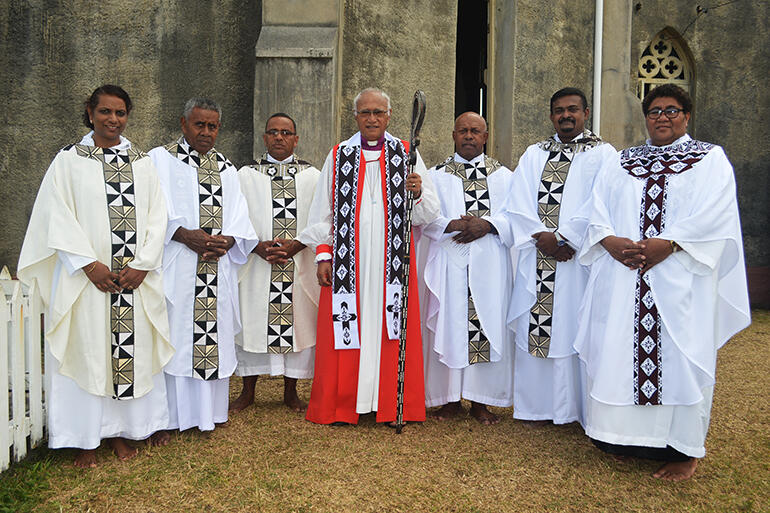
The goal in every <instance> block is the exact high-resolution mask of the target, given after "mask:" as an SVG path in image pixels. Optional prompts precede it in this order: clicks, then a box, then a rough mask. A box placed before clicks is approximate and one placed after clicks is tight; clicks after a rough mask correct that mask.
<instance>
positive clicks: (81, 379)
mask: <svg viewBox="0 0 770 513" xmlns="http://www.w3.org/2000/svg"><path fill="white" fill-rule="evenodd" d="M92 134H93V132H91V133H89V134H87V135H86V136H85V137H83V139H82V140H81V141H80V143H79V144H82V145H86V146H94V141H93V137H92ZM130 147H131V143H130V142H129V141H128V140H127V139H125V138H123V137H121V143H120V144H118V145H117V146H114V147H113V148H112V149H115V150H123V149H128V148H130ZM131 167H132V171H133V182H134V205H135V213H136V251H135V256H134V259H133V260H132V262H131V263H130V264H129V266H130V267H132V268H134V269H138V270H143V271H149V272H148V273H147V275H146V277H145V279H144V281H143V282H142V284H141V285H140V286H139V287H137V289H136V290H135V291H134V293H133V300H134V304H133V306H134V313H133V323H134V362H133V368H134V396H135V398H134V399H122V400H115V399H113V398H112V396H113V393H114V390H113V380H112V364H111V357H110V355H111V339H112V333H111V331H110V294H106V293H104V292H101V291H99V290H98V289H97V288H96V287H95V286H94V285H93V284H92V283H91V282H90V280H89V279H88V277H87V276H86V274H85V272H84V271H83V270H82V269H81V268H82V267H83V266H85V265H89V264H91V263H92V262H95V261H97V260H98V261H99V262H101V263H103V264H106V265H109V264H110V262H111V260H112V247H111V241H112V236H111V233H112V232H111V228H110V223H109V215H108V208H107V197H106V191H105V178H104V170H103V166H102V163H101V162H99V161H97V160H94V159H91V158H88V157H83V156H79V155H78V154H77V152H76V150H75V148H69V149H68V150H65V151H62V152H60V153H59V154H58V155H57V156H56V158H54V161H53V162H52V163H51V166H50V167H49V168H48V171H47V172H46V175H45V177H44V178H43V182H42V183H41V185H40V190H39V192H38V196H37V199H36V201H35V206H34V208H33V211H32V216H31V218H30V223H29V228H28V230H27V235H26V237H25V240H24V245H23V247H22V250H21V255H20V258H19V271H18V275H19V279H20V280H21V281H23V282H25V283H27V284H30V283H31V282H32V281H36V282H37V284H38V287H39V288H40V292H41V296H42V298H43V301H44V303H45V305H46V307H47V311H48V314H47V315H46V351H45V380H44V384H45V394H46V404H47V415H48V445H49V447H52V448H59V447H77V448H81V449H94V448H96V447H98V446H99V443H100V441H101V440H102V439H103V438H113V437H123V438H129V439H133V440H141V439H144V438H147V437H148V436H150V435H151V434H152V433H154V432H155V431H157V430H159V429H165V428H166V425H167V424H168V406H167V403H166V387H165V382H164V380H163V373H162V372H161V370H162V367H163V365H165V364H166V363H167V362H168V361H169V360H170V359H171V356H172V354H173V351H174V350H173V347H172V346H171V344H170V342H169V332H168V320H167V316H166V305H165V301H164V299H163V285H162V281H161V275H160V272H159V271H160V264H161V258H162V256H161V255H162V251H163V237H164V234H165V225H166V210H165V205H164V201H163V194H162V192H161V189H160V185H159V183H158V180H157V176H156V171H155V169H154V167H153V165H152V162H151V161H150V159H149V158H147V157H144V158H140V159H137V160H135V161H134V162H133V163H132V165H131Z"/></svg>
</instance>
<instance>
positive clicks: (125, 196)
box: [74, 144, 146, 399]
mask: <svg viewBox="0 0 770 513" xmlns="http://www.w3.org/2000/svg"><path fill="white" fill-rule="evenodd" d="M74 146H75V151H76V152H77V154H78V155H79V156H81V157H86V158H90V159H94V160H97V161H99V162H100V163H101V164H102V170H103V171H104V186H105V191H106V194H107V211H108V215H109V220H110V232H111V238H112V240H111V252H112V255H111V257H112V258H111V259H110V262H111V263H110V270H111V271H112V272H114V273H119V272H120V271H122V270H123V268H125V267H126V266H127V265H128V264H129V262H131V261H132V260H133V259H134V255H135V254H136V203H135V199H134V171H133V169H132V168H131V164H132V163H133V162H134V161H136V160H138V159H140V158H143V157H145V156H146V155H145V154H144V153H142V152H140V151H137V150H134V149H132V148H127V149H122V150H113V149H110V148H98V147H96V146H85V145H82V144H76V145H74ZM110 331H111V334H112V337H111V350H112V386H113V397H114V398H115V399H132V398H133V397H134V349H135V346H134V291H133V290H126V289H122V290H121V291H120V292H118V293H111V294H110Z"/></svg>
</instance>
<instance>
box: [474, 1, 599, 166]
mask: <svg viewBox="0 0 770 513" xmlns="http://www.w3.org/2000/svg"><path fill="white" fill-rule="evenodd" d="M492 4H493V9H494V12H493V18H494V20H493V26H494V29H493V30H494V32H493V34H492V36H493V37H492V44H493V45H494V49H493V51H494V57H493V61H492V62H494V67H493V69H492V77H491V79H492V82H493V88H494V92H493V95H494V97H493V98H492V100H493V104H492V105H490V107H489V110H490V113H491V128H490V132H493V133H492V135H491V137H492V138H493V140H492V144H491V145H490V148H489V153H490V155H493V156H495V157H496V158H498V159H499V160H501V161H502V162H504V163H506V164H509V165H511V166H515V165H516V163H517V162H518V159H519V156H520V155H521V154H522V153H524V150H526V149H527V146H529V145H530V144H532V143H534V142H537V141H540V140H542V139H544V138H545V137H547V136H549V135H551V134H552V133H554V129H553V125H552V124H551V121H550V119H549V118H548V115H549V111H550V104H549V100H550V98H551V95H552V94H553V93H554V92H555V91H557V90H558V89H561V88H562V87H567V86H573V87H579V88H580V89H582V90H583V92H585V94H586V96H587V97H588V100H589V107H590V102H591V96H592V94H593V88H592V73H593V71H592V70H593V41H594V10H593V2H588V1H585V0H583V1H580V2H575V1H574V0H555V1H552V2H541V1H538V0H518V1H506V0H495V1H494V2H493V3H492ZM589 126H590V123H589Z"/></svg>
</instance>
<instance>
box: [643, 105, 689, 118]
mask: <svg viewBox="0 0 770 513" xmlns="http://www.w3.org/2000/svg"><path fill="white" fill-rule="evenodd" d="M680 112H684V109H677V108H676V107H669V108H667V109H652V110H649V111H647V117H648V118H650V119H658V118H659V117H660V115H661V114H665V115H666V117H667V118H668V119H676V118H677V117H678V116H679V113H680Z"/></svg>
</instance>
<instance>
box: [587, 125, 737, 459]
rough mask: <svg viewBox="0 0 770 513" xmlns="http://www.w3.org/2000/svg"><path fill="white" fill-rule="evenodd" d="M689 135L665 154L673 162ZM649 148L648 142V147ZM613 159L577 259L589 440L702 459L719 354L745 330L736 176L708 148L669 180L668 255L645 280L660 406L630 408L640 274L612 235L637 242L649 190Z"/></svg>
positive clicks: (604, 170)
mask: <svg viewBox="0 0 770 513" xmlns="http://www.w3.org/2000/svg"><path fill="white" fill-rule="evenodd" d="M689 141H690V137H689V136H688V135H684V136H683V137H681V138H680V139H678V140H676V141H674V143H672V145H669V147H668V150H669V151H670V152H672V153H676V152H677V151H678V148H682V145H683V144H685V143H687V142H689ZM648 144H649V143H648ZM620 163H621V161H620V156H619V155H616V156H615V157H613V159H611V160H610V161H608V162H607V163H606V164H605V165H604V167H603V168H602V170H601V172H600V174H599V176H598V177H597V180H596V187H595V188H594V192H593V195H592V200H591V206H592V208H591V209H590V214H589V226H588V231H587V234H586V238H585V241H584V244H583V247H582V250H581V252H580V261H581V263H583V264H585V265H590V266H591V274H590V277H589V281H588V285H587V289H586V294H585V297H584V300H583V305H582V307H581V311H580V317H579V326H580V329H579V332H578V336H577V339H576V341H575V349H576V350H577V351H578V353H579V355H580V358H581V360H583V361H584V362H585V364H586V368H587V371H588V376H589V383H590V387H589V390H588V393H589V397H588V405H587V418H586V426H585V428H586V434H588V436H590V437H592V438H595V439H598V440H602V441H604V442H608V443H613V444H622V445H640V446H647V447H665V446H666V445H670V446H672V447H673V448H674V449H676V450H678V451H680V452H683V453H684V454H687V455H688V456H692V457H703V456H704V455H705V447H704V441H705V438H706V433H707V431H708V423H709V413H710V409H711V399H712V393H713V386H714V382H715V372H716V355H717V350H718V349H719V348H720V347H721V346H722V345H723V344H725V343H726V342H727V340H729V339H730V337H732V336H733V335H734V334H736V333H737V332H739V331H740V330H742V329H743V328H745V327H746V326H748V325H749V323H750V311H749V303H748V293H747V286H746V270H745V264H744V258H743V242H742V237H741V229H740V222H739V216H738V205H737V200H736V191H735V178H734V175H733V168H732V166H731V165H730V162H729V161H728V160H727V157H726V156H725V154H724V151H723V150H722V148H721V147H719V146H716V145H714V146H713V147H712V148H711V149H710V150H709V151H708V153H707V154H706V155H705V156H704V157H703V158H702V159H701V160H700V161H699V162H697V163H695V164H694V165H693V167H692V169H689V170H686V171H683V172H681V173H678V174H670V175H668V183H667V187H666V198H665V207H666V208H665V217H664V219H665V224H664V227H663V231H662V232H661V233H660V234H659V235H658V238H661V239H665V240H673V241H676V243H677V244H678V245H679V246H681V248H682V251H678V252H676V253H673V254H672V255H670V256H669V257H667V258H666V259H665V260H663V261H662V262H661V263H659V264H657V265H655V266H654V267H653V268H652V269H650V270H649V271H648V272H647V273H648V275H649V280H650V288H651V292H652V295H653V298H654V300H655V304H656V305H657V309H658V314H659V316H660V319H661V324H662V326H661V332H660V347H661V349H660V350H661V351H662V355H661V360H660V365H661V383H660V398H661V405H657V406H637V405H635V404H634V369H633V366H634V358H633V352H634V322H635V321H634V317H635V315H634V310H635V290H636V275H637V271H632V270H629V269H628V268H627V267H625V266H623V265H622V264H621V263H619V262H617V261H616V260H614V259H613V258H612V257H611V256H610V255H609V253H608V252H607V251H606V250H605V249H604V248H603V247H602V246H601V244H600V242H601V240H603V239H604V238H605V237H607V236H608V235H616V236H618V237H628V238H630V239H632V240H637V239H639V213H640V209H641V202H642V199H643V198H642V192H643V190H644V183H645V180H643V179H638V178H635V177H633V176H631V175H630V174H629V173H628V172H627V171H626V170H625V169H623V168H622V167H621V166H620Z"/></svg>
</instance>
